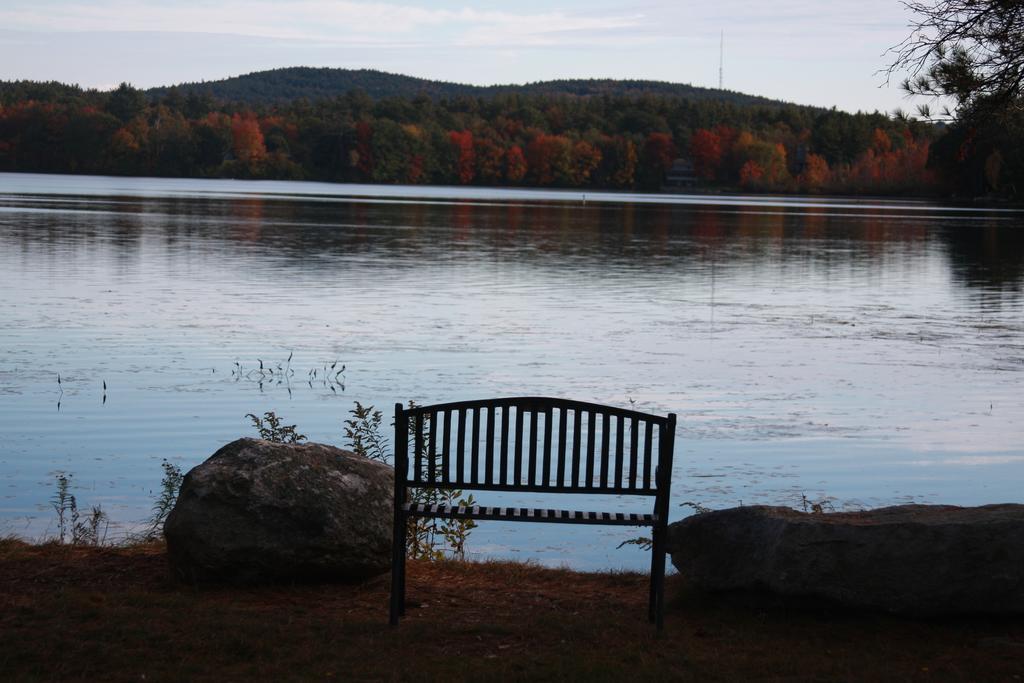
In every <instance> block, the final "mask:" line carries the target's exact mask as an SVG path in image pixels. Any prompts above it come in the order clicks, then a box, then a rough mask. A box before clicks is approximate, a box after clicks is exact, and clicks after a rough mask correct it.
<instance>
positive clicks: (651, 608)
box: [647, 527, 658, 624]
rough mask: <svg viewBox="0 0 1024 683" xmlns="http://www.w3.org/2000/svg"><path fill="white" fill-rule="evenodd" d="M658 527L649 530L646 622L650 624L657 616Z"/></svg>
mask: <svg viewBox="0 0 1024 683" xmlns="http://www.w3.org/2000/svg"><path fill="white" fill-rule="evenodd" d="M657 576H658V527H652V528H651V590H650V597H649V598H648V602H647V620H648V621H649V622H651V623H652V624H653V623H654V622H655V620H656V619H657V614H658V580H657Z"/></svg>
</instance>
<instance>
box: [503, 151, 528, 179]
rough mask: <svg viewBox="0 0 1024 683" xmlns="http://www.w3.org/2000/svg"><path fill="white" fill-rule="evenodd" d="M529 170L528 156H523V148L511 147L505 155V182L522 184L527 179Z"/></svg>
mask: <svg viewBox="0 0 1024 683" xmlns="http://www.w3.org/2000/svg"><path fill="white" fill-rule="evenodd" d="M527 170H528V166H527V164H526V156H525V155H523V150H522V148H520V147H519V145H513V146H512V147H509V149H508V152H506V153H505V180H507V181H509V182H510V183H516V184H518V183H521V182H522V181H523V178H525V177H526V172H527Z"/></svg>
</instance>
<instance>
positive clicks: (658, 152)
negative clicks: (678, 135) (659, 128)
mask: <svg viewBox="0 0 1024 683" xmlns="http://www.w3.org/2000/svg"><path fill="white" fill-rule="evenodd" d="M675 157H676V146H675V144H674V143H673V141H672V136H671V135H669V134H668V133H650V134H649V135H648V136H647V139H646V140H644V146H643V151H642V152H641V153H640V173H639V176H640V183H641V184H642V185H643V186H644V187H646V188H648V189H654V188H657V187H660V186H661V183H662V182H663V181H664V179H665V172H666V171H668V169H670V168H672V162H673V161H674V160H675Z"/></svg>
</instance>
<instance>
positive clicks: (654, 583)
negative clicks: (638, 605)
mask: <svg viewBox="0 0 1024 683" xmlns="http://www.w3.org/2000/svg"><path fill="white" fill-rule="evenodd" d="M647 616H648V619H649V620H650V622H651V623H652V624H657V626H658V630H659V631H660V630H661V628H662V626H663V625H664V623H665V530H664V529H661V528H658V527H654V533H653V543H652V544H651V595H650V602H649V605H648V615H647Z"/></svg>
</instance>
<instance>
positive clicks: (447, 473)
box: [441, 410, 452, 484]
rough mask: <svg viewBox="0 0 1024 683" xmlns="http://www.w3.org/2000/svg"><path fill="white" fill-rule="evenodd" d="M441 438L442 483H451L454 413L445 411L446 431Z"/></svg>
mask: <svg viewBox="0 0 1024 683" xmlns="http://www.w3.org/2000/svg"><path fill="white" fill-rule="evenodd" d="M441 438H442V439H443V441H442V442H441V481H443V482H444V483H446V484H450V483H451V464H452V463H451V454H452V453H451V444H452V413H451V411H450V410H446V411H444V431H443V432H442V436H441Z"/></svg>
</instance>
